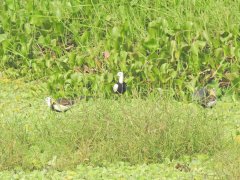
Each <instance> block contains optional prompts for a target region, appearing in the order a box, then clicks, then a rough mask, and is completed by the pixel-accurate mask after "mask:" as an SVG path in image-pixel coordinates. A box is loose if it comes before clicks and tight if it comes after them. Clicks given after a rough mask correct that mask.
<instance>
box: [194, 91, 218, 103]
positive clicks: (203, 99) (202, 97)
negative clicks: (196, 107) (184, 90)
mask: <svg viewBox="0 0 240 180" xmlns="http://www.w3.org/2000/svg"><path fill="white" fill-rule="evenodd" d="M193 99H194V100H195V101H197V102H198V103H199V104H201V105H202V106H203V107H206V108H211V107H213V106H215V105H216V103H217V95H216V90H215V89H214V88H212V89H208V88H200V89H198V90H196V91H195V92H194V94H193Z"/></svg>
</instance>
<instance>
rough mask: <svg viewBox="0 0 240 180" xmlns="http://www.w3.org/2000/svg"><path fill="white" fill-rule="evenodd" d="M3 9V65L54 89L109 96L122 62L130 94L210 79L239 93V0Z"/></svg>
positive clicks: (184, 89)
mask: <svg viewBox="0 0 240 180" xmlns="http://www.w3.org/2000/svg"><path fill="white" fill-rule="evenodd" d="M0 11H1V13H0V47H1V48H0V59H1V63H0V68H1V70H2V71H4V74H6V75H8V76H11V77H22V76H24V77H27V78H28V79H38V78H46V77H47V79H48V81H49V90H50V92H51V93H52V94H53V95H55V96H63V95H65V96H74V95H79V94H95V93H98V94H101V95H106V96H108V95H109V94H110V93H111V85H112V81H113V79H114V75H115V74H116V72H117V71H120V70H121V71H123V72H125V73H126V77H127V82H128V84H129V91H128V92H129V93H130V94H132V93H134V92H135V91H137V92H139V91H141V92H143V93H144V92H149V91H151V90H153V89H155V88H159V87H161V88H163V89H170V88H172V89H174V92H173V95H175V96H176V97H183V96H184V95H185V94H189V93H192V91H193V90H194V88H195V87H197V86H200V85H201V86H205V85H208V84H210V85H211V86H214V87H219V86H220V87H221V88H222V90H223V88H228V89H227V90H223V91H227V92H231V93H234V94H239V86H240V85H239V81H240V79H239V71H240V67H239V66H240V63H239V59H240V43H239V42H240V28H239V25H240V24H239V23H240V14H239V12H240V11H239V2H238V1H229V0H218V1H216V0H207V1H205V0H200V1H185V0H167V1H157V0H155V1H143V0H132V1H129V0H121V1H110V2H109V1H104V0H94V1H92V0H84V1H81V2H78V1H77V0H71V1H67V0H62V1H47V0H41V1H32V2H29V1H26V0H20V1H14V0H4V1H3V3H2V4H1V6H0ZM103 52H109V53H110V57H109V58H108V57H106V56H105V58H104V56H103V54H102V53H103ZM229 87H230V88H229ZM218 93H219V94H222V92H221V91H220V90H219V91H218Z"/></svg>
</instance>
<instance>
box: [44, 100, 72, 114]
mask: <svg viewBox="0 0 240 180" xmlns="http://www.w3.org/2000/svg"><path fill="white" fill-rule="evenodd" d="M45 101H46V103H47V105H48V107H50V108H51V109H52V110H53V111H56V112H66V111H67V110H69V109H70V108H71V107H72V106H73V105H74V104H75V101H74V100H73V99H66V98H59V99H57V100H56V101H55V100H54V99H52V98H51V97H46V99H45Z"/></svg>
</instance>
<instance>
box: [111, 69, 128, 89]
mask: <svg viewBox="0 0 240 180" xmlns="http://www.w3.org/2000/svg"><path fill="white" fill-rule="evenodd" d="M117 76H118V77H119V79H118V82H117V83H116V84H114V86H113V92H115V93H118V94H123V93H125V92H126V90H127V84H126V83H125V82H124V75H123V72H118V73H117Z"/></svg>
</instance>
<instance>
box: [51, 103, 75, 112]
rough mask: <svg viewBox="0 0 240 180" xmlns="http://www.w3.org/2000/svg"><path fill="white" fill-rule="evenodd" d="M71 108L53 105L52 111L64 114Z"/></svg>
mask: <svg viewBox="0 0 240 180" xmlns="http://www.w3.org/2000/svg"><path fill="white" fill-rule="evenodd" d="M70 108H71V106H63V105H61V104H53V110H55V111H57V112H64V111H67V110H69V109H70Z"/></svg>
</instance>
